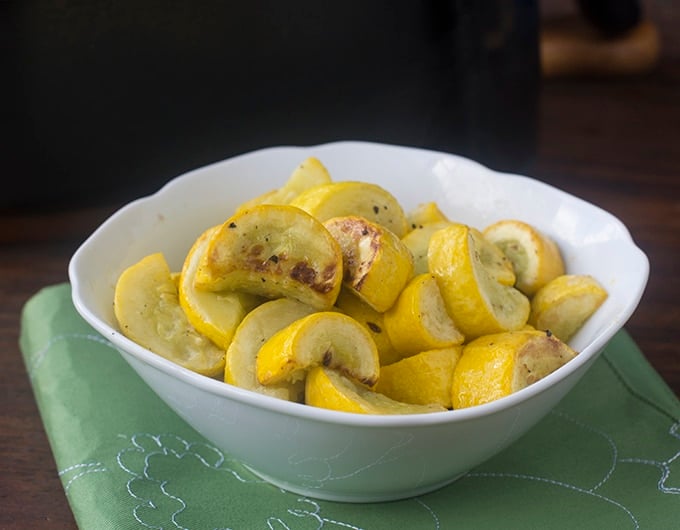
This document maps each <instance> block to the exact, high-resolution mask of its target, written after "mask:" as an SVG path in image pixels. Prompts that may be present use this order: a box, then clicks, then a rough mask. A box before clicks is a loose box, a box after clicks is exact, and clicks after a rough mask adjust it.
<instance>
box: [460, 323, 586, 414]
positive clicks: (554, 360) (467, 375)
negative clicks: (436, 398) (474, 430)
mask: <svg viewBox="0 0 680 530" xmlns="http://www.w3.org/2000/svg"><path fill="white" fill-rule="evenodd" d="M575 356H576V352H575V351H574V350H572V349H571V348H570V347H569V346H568V345H567V344H565V343H564V342H562V341H561V340H559V339H558V338H557V337H556V336H555V335H552V334H549V333H546V332H544V331H538V330H535V329H528V328H527V329H523V330H519V331H511V332H504V333H495V334H491V335H486V336H483V337H479V338H477V339H475V340H473V341H472V342H470V343H468V344H466V345H465V346H464V347H463V354H462V355H461V357H460V359H459V360H458V363H457V364H456V367H455V368H454V371H453V382H452V396H451V397H452V403H453V408H454V409H459V408H465V407H471V406H474V405H481V404H483V403H489V402H491V401H494V400H496V399H499V398H502V397H505V396H508V395H510V394H512V393H513V392H517V391H518V390H521V389H522V388H525V387H527V386H529V385H530V384H532V383H535V382H536V381H538V380H540V379H542V378H543V377H545V376H547V375H548V374H550V373H552V372H554V371H555V370H557V369H558V368H560V367H561V366H562V365H564V364H565V363H567V362H568V361H570V360H571V359H573V358H574V357H575Z"/></svg>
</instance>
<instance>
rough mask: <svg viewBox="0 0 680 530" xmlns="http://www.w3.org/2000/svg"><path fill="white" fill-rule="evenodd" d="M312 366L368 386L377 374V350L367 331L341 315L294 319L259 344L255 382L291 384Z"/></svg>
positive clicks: (320, 314) (354, 321)
mask: <svg viewBox="0 0 680 530" xmlns="http://www.w3.org/2000/svg"><path fill="white" fill-rule="evenodd" d="M314 366H327V367H329V368H334V369H336V370H339V371H341V372H343V373H346V374H347V375H348V376H350V377H352V378H354V379H356V380H358V381H361V382H362V383H364V384H366V385H369V386H370V385H373V384H375V382H376V381H377V380H378V376H379V374H380V360H379V357H378V350H377V348H376V346H375V342H373V338H372V337H371V335H370V334H369V333H368V331H366V329H365V328H364V327H363V326H362V325H361V324H359V323H358V322H357V321H356V320H354V319H353V318H351V317H348V316H347V315H345V314H343V313H338V312H334V311H321V312H317V313H313V314H311V315H309V316H306V317H303V318H301V319H299V320H296V321H295V322H293V323H292V324H290V325H289V326H287V327H285V328H283V329H282V330H280V331H279V332H277V333H275V334H274V335H273V336H272V337H271V338H269V339H268V340H267V341H266V342H265V343H264V344H263V345H262V347H261V348H260V350H259V352H258V354H257V361H256V373H257V379H258V381H259V382H260V383H261V384H263V385H269V384H272V383H279V382H281V381H290V382H295V381H299V380H302V379H304V378H305V376H306V372H307V370H309V369H310V368H312V367H314Z"/></svg>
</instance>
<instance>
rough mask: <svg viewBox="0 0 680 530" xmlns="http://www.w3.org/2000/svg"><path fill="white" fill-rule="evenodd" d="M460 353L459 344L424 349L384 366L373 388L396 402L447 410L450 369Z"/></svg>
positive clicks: (451, 377) (449, 398)
mask: <svg viewBox="0 0 680 530" xmlns="http://www.w3.org/2000/svg"><path fill="white" fill-rule="evenodd" d="M462 351H463V346H462V345H457V346H452V347H450V348H442V349H435V350H427V351H423V352H421V353H418V354H416V355H412V356H411V357H407V358H405V359H402V360H401V361H398V362H396V363H394V364H391V365H389V366H383V367H382V368H380V379H379V380H378V383H377V384H376V385H375V386H374V387H373V389H374V390H375V391H376V392H380V393H382V394H385V395H386V396H387V397H389V398H392V399H394V400H396V401H402V402H405V403H415V404H419V405H428V404H432V403H436V404H438V405H441V406H442V407H444V408H447V409H450V408H451V407H452V406H453V404H452V401H451V385H452V383H453V370H454V368H455V366H456V364H457V363H458V359H459V358H460V355H461V352H462Z"/></svg>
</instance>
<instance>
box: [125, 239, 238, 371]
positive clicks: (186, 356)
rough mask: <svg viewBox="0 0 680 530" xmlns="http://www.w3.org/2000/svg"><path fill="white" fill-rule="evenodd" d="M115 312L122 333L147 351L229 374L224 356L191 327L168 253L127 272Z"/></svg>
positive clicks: (149, 258) (192, 367) (190, 366)
mask: <svg viewBox="0 0 680 530" xmlns="http://www.w3.org/2000/svg"><path fill="white" fill-rule="evenodd" d="M113 308H114V313H115V316H116V319H117V320H118V325H119V326H120V329H121V331H122V333H123V334H124V335H125V336H126V337H128V338H129V339H131V340H133V341H135V342H136V343H138V344H139V345H141V346H143V347H145V348H146V349H148V350H151V351H152V352H154V353H155V354H157V355H160V356H161V357H165V358H166V359H168V360H170V361H173V362H175V363H177V364H179V365H180V366H183V367H185V368H187V369H189V370H192V371H194V372H198V373H200V374H204V375H208V376H211V377H212V376H216V375H218V374H220V373H221V372H222V371H223V370H224V355H225V352H224V350H223V349H221V348H219V347H218V346H217V345H216V344H215V343H213V342H212V341H211V340H210V339H208V338H207V337H206V336H204V335H202V334H201V333H199V332H198V331H196V329H195V328H194V327H193V326H192V325H191V324H190V323H189V320H188V319H187V317H186V315H185V313H184V310H183V309H182V308H181V306H180V305H179V295H178V292H177V284H176V283H175V281H174V280H173V277H172V274H171V272H170V268H169V266H168V263H167V261H166V260H165V257H164V256H163V254H162V253H160V252H159V253H154V254H150V255H148V256H146V257H144V258H142V259H141V260H140V261H138V262H137V263H135V264H133V265H131V266H130V267H128V268H127V269H125V270H124V271H123V273H122V274H121V275H120V277H119V278H118V281H117V282H116V287H115V292H114V302H113Z"/></svg>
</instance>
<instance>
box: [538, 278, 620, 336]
mask: <svg viewBox="0 0 680 530" xmlns="http://www.w3.org/2000/svg"><path fill="white" fill-rule="evenodd" d="M607 296H608V293H607V291H606V290H605V288H604V287H602V285H601V284H600V283H599V282H598V281H597V280H596V279H595V278H593V277H592V276H590V275H588V274H564V275H561V276H558V277H557V278H555V279H553V280H552V281H550V282H548V283H547V284H546V285H544V286H543V287H542V288H541V289H539V291H538V292H537V293H536V294H535V295H534V297H533V298H532V299H531V314H530V315H529V323H530V324H531V325H532V326H534V327H535V328H536V329H540V330H550V331H551V332H552V333H553V334H554V335H556V336H557V337H559V338H560V339H562V340H563V341H565V342H566V341H568V340H570V339H571V338H572V337H573V336H574V334H575V333H576V332H577V331H578V330H579V329H580V328H581V326H583V324H584V323H585V322H586V320H588V319H589V318H590V317H591V316H592V314H593V313H595V311H597V310H598V309H599V307H600V306H601V305H602V304H603V303H604V301H605V300H606V299H607Z"/></svg>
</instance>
